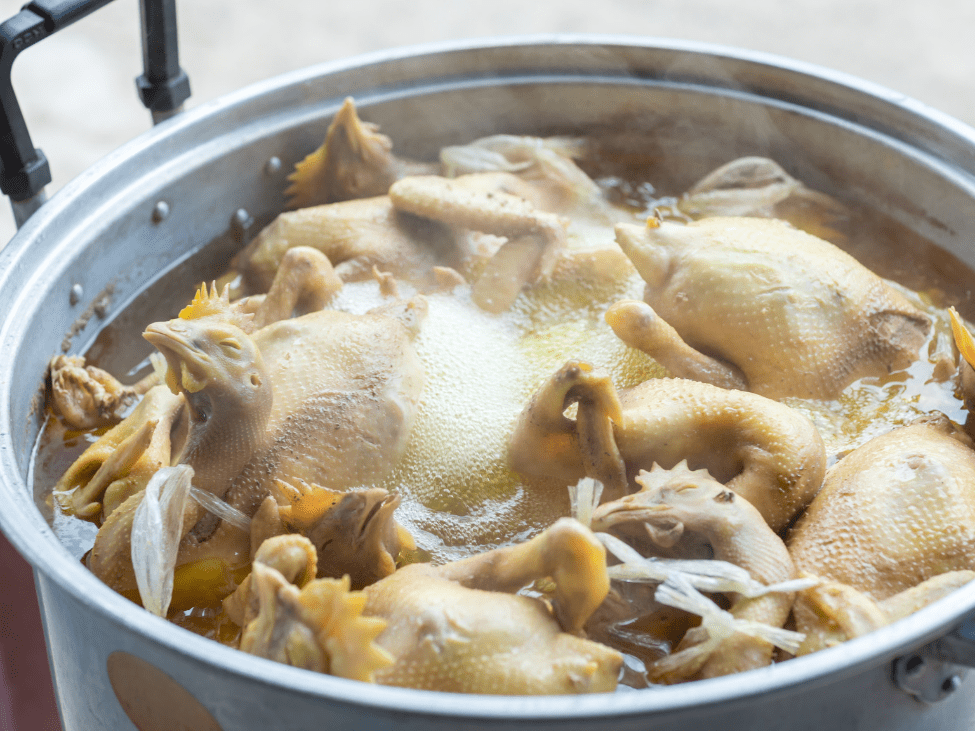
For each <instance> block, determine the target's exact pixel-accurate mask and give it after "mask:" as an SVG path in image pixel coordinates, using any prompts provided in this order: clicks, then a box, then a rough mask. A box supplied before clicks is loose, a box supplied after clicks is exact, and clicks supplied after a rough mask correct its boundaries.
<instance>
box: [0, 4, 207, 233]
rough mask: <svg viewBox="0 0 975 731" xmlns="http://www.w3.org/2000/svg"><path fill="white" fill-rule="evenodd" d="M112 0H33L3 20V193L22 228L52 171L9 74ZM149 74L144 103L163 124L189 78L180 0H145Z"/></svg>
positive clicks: (143, 79)
mask: <svg viewBox="0 0 975 731" xmlns="http://www.w3.org/2000/svg"><path fill="white" fill-rule="evenodd" d="M110 2H112V0H34V1H33V2H30V3H28V4H27V5H25V6H24V7H23V8H22V9H21V11H20V12H19V13H17V14H16V15H14V16H13V17H12V18H10V19H9V20H7V21H6V22H4V23H2V24H0V191H2V192H3V194H4V195H6V196H8V197H9V198H10V204H11V206H12V207H13V211H14V220H15V221H16V223H17V228H20V227H21V226H22V225H23V224H24V222H25V221H26V220H27V219H28V218H30V216H31V215H32V214H33V213H34V211H36V210H37V209H38V208H40V207H41V205H42V204H43V203H44V201H45V200H47V196H46V194H45V192H44V186H45V185H47V184H48V183H50V182H51V169H50V167H49V165H48V163H47V158H46V157H45V156H44V153H43V152H41V151H40V150H39V149H36V148H35V147H34V144H33V143H32V142H31V138H30V133H29V132H28V131H27V124H26V122H25V121H24V115H23V113H22V112H21V110H20V105H19V104H18V103H17V96H16V95H15V94H14V89H13V85H12V83H11V78H10V72H11V68H12V66H13V62H14V59H16V58H17V56H18V55H19V54H20V52H21V51H23V50H25V49H27V48H30V47H31V46H33V45H34V44H36V43H38V42H39V41H42V40H44V39H45V38H47V37H48V36H51V35H53V34H55V33H57V32H58V31H59V30H61V29H62V28H67V27H68V26H69V25H71V24H72V23H74V22H75V21H76V20H80V19H81V18H84V17H85V16H87V15H89V14H91V13H93V12H94V11H96V10H98V9H99V8H102V7H104V6H105V5H108V3H110ZM139 10H140V16H141V20H142V49H143V53H142V56H143V62H144V68H145V73H143V75H142V76H140V77H138V78H137V79H136V86H137V87H138V90H139V96H140V98H141V99H142V103H143V104H144V105H145V106H146V108H147V109H149V110H150V111H151V112H152V117H153V121H154V122H155V123H159V122H161V121H162V120H163V119H166V118H168V117H170V116H172V115H173V114H175V113H177V112H178V111H180V109H182V105H183V102H184V101H186V99H187V98H188V97H189V95H190V81H189V78H188V77H187V75H186V73H185V72H184V71H183V70H182V69H181V68H180V67H179V52H178V46H177V36H176V0H141V1H140V6H139Z"/></svg>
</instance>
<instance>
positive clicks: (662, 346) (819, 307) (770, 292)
mask: <svg viewBox="0 0 975 731" xmlns="http://www.w3.org/2000/svg"><path fill="white" fill-rule="evenodd" d="M616 240H617V242H618V243H619V245H620V246H621V247H622V249H623V251H624V252H625V253H626V255H627V256H629V257H630V259H631V261H632V262H633V263H634V265H635V266H636V268H637V270H639V272H640V275H641V276H642V277H643V279H644V281H645V282H646V284H647V287H646V291H645V295H644V299H645V302H643V303H639V302H624V303H621V304H620V305H617V306H616V307H615V308H614V309H611V310H610V311H609V313H607V316H606V319H607V321H608V322H609V323H610V325H611V326H612V328H613V330H614V331H616V333H617V335H619V337H620V338H622V339H623V340H624V342H626V343H627V344H629V345H632V346H633V347H635V348H638V349H642V350H644V351H645V352H647V353H648V354H649V355H651V356H652V357H654V358H656V359H658V360H659V361H660V362H661V363H662V364H664V365H665V366H666V367H667V368H668V369H669V370H670V371H671V373H672V375H676V376H686V377H689V378H698V379H702V380H707V381H708V382H711V383H716V384H717V385H721V386H723V387H725V388H747V389H748V390H750V391H754V392H755V393H758V394H761V395H763V396H768V397H769V398H783V397H786V396H799V397H803V398H815V399H828V398H834V397H836V396H837V395H839V393H840V392H841V391H842V390H843V389H844V388H845V387H846V386H848V385H849V384H850V383H852V382H853V381H855V380H857V379H858V378H862V377H864V376H879V375H884V374H887V373H889V372H890V371H892V370H896V369H898V368H903V367H906V366H907V365H909V364H910V363H911V362H913V361H914V360H916V359H917V358H918V350H919V348H920V346H921V345H922V343H923V342H924V341H925V339H926V336H927V334H928V332H929V331H930V329H931V322H930V319H929V318H928V317H927V316H926V315H924V314H923V313H921V312H920V311H918V310H917V309H916V308H915V307H913V306H912V305H911V304H910V303H909V302H908V301H907V300H906V299H905V298H904V296H903V295H901V294H900V293H899V292H897V291H896V290H895V289H894V288H893V287H892V286H890V285H889V284H887V283H886V282H885V281H884V280H882V279H881V278H880V277H878V276H877V275H876V274H874V273H872V272H871V271H870V270H868V269H867V268H865V267H864V266H862V265H860V264H859V263H858V262H857V261H856V260H855V259H853V258H852V257H851V256H849V255H848V254H846V253H844V252H842V251H841V250H840V249H838V248H836V247H835V246H833V245H832V244H830V243H828V242H826V241H823V240H822V239H818V238H816V237H815V236H811V235H810V234H807V233H804V232H802V231H800V230H798V229H795V228H793V227H792V226H790V225H789V224H787V223H784V222H782V221H776V220H772V219H759V218H708V219H703V220H700V221H696V222H694V223H691V224H687V225H683V224H677V223H669V222H657V221H655V220H653V219H651V220H650V222H649V224H648V225H647V226H646V227H638V226H633V225H629V224H620V225H618V226H617V227H616ZM685 364H687V366H686V370H685ZM705 364H706V366H705ZM708 371H711V372H713V373H714V375H711V376H709V375H707V372H708Z"/></svg>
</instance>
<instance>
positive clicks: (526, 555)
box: [225, 519, 622, 695]
mask: <svg viewBox="0 0 975 731" xmlns="http://www.w3.org/2000/svg"><path fill="white" fill-rule="evenodd" d="M296 540H298V539H297V538H296V537H295V536H287V537H284V536H282V537H279V538H274V539H270V540H269V541H266V542H265V543H264V544H263V545H262V547H261V549H260V550H259V551H258V554H257V555H258V558H259V559H260V561H259V562H255V565H254V568H255V573H254V574H253V575H252V578H251V580H250V581H249V582H248V584H247V586H246V587H245V586H243V585H242V586H241V589H240V590H239V591H238V594H235V595H234V597H232V598H231V599H228V600H227V602H225V606H227V607H228V609H230V610H231V613H232V615H233V617H234V618H235V621H240V622H243V623H244V624H245V625H246V626H245V627H244V631H243V635H242V638H241V649H242V650H245V651H247V652H251V653H252V654H258V655H261V656H263V657H271V658H272V659H276V660H279V661H281V662H286V663H289V664H292V665H298V666H300V667H306V668H309V669H313V670H318V671H320V672H332V674H337V675H344V676H345V677H356V678H358V679H361V680H372V681H375V682H377V683H381V684H385V685H397V686H402V687H409V688H419V689H424V690H437V691H446V692H457V693H492V694H508V695H531V694H564V693H591V692H601V691H611V690H613V689H615V687H616V682H617V675H618V672H619V668H620V665H621V663H622V658H621V657H620V655H619V654H618V653H617V652H616V651H615V650H611V649H610V648H608V647H605V646H603V645H600V644H598V643H595V642H590V641H588V640H585V639H582V638H580V637H578V636H576V635H575V634H570V632H577V631H578V630H579V629H580V628H581V626H582V624H583V623H584V622H585V621H586V619H588V617H589V615H590V614H591V613H592V612H593V611H594V610H595V608H596V607H598V606H599V604H600V603H601V602H602V601H603V599H604V598H605V596H606V593H607V591H608V587H609V579H608V578H607V576H606V556H605V551H604V550H603V548H602V545H601V544H600V543H599V541H598V540H596V538H595V536H593V535H592V534H591V533H590V532H589V531H588V530H587V529H586V528H584V527H583V526H582V525H581V524H579V523H577V522H575V521H572V520H570V519H564V520H561V521H559V522H557V523H556V524H555V525H553V526H551V527H550V528H548V529H547V530H546V531H543V532H542V533H541V534H539V535H538V536H536V537H535V538H533V539H532V540H530V541H528V542H526V543H522V544H518V545H514V546H509V547H506V548H500V549H496V550H494V551H489V552H487V553H484V554H479V555H476V556H472V557H470V558H468V559H464V560H462V561H457V562H455V563H450V564H445V565H443V566H436V567H435V566H430V565H429V564H413V565H410V566H406V567H403V568H401V569H399V570H398V571H396V572H395V573H394V574H393V575H391V576H388V577H386V578H385V579H382V580H380V581H378V582H376V583H375V584H372V585H371V586H369V587H367V588H366V589H364V590H363V591H362V592H361V593H360V592H351V593H350V592H348V584H347V583H346V584H345V587H344V588H345V591H343V590H342V587H340V586H337V583H336V582H334V580H330V579H318V580H316V581H313V582H311V583H310V584H308V585H306V586H304V588H302V589H300V590H299V589H298V587H295V586H291V585H289V584H288V582H287V579H286V575H285V574H283V573H281V571H277V570H275V571H269V570H267V569H268V568H270V566H269V564H274V565H278V566H280V567H282V568H284V567H290V566H291V565H292V564H294V563H295V562H294V560H293V559H292V558H291V556H292V555H294V554H295V553H296V551H295V550H294V548H293V547H292V546H293V544H294V543H295V542H296ZM272 541H273V542H274V543H272ZM269 544H270V545H269ZM279 554H280V557H278V556H279ZM312 554H313V552H312ZM261 563H263V564H264V565H260V564H261ZM313 573H314V568H311V563H310V562H309V565H308V568H306V569H304V570H303V571H296V570H295V569H294V568H291V569H290V571H289V572H288V574H289V575H298V574H303V575H308V574H313ZM546 577H550V578H551V579H552V580H553V581H554V583H555V590H554V594H553V598H552V605H553V608H551V609H550V608H549V606H547V605H546V603H545V602H542V601H541V600H539V599H533V598H529V597H525V596H517V595H515V594H514V593H513V592H515V591H517V590H518V589H521V588H523V587H525V586H527V585H529V584H531V583H532V582H533V581H535V580H538V579H543V578H546ZM316 591H318V592H322V593H324V592H326V591H327V592H328V595H329V598H328V600H327V601H324V602H321V603H319V604H313V603H312V601H311V595H312V594H313V593H315V592H316ZM360 597H362V598H364V600H365V601H364V604H360V601H361V599H360ZM343 605H345V606H348V607H349V609H348V610H346V611H345V612H344V613H345V615H346V616H347V617H349V618H350V620H351V621H350V622H349V627H350V628H349V630H345V629H343V624H344V623H343V620H342V618H341V617H338V616H337V615H336V613H334V612H332V613H331V614H329V613H328V611H327V610H329V608H332V607H342V606H343ZM312 607H314V609H315V610H316V611H317V617H316V616H313V614H312V612H311V611H310V609H311V608H312ZM353 610H354V611H353ZM553 610H554V611H553ZM373 627H375V628H381V629H379V631H374V630H373V629H372V628H373ZM373 637H374V639H373ZM350 650H351V652H349V651H350ZM347 657H353V658H354V657H361V658H363V660H362V661H360V667H358V668H356V673H355V674H351V673H349V672H347V671H344V669H343V668H344V666H345V665H346V664H347V662H348V661H347V660H346V658H347ZM336 659H339V660H340V661H341V663H342V664H341V665H340V666H339V668H336V662H335V661H336ZM336 669H337V670H338V672H336Z"/></svg>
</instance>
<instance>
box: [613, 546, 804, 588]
mask: <svg viewBox="0 0 975 731" xmlns="http://www.w3.org/2000/svg"><path fill="white" fill-rule="evenodd" d="M596 537H597V538H598V539H599V540H600V541H601V542H602V544H603V545H604V546H605V547H606V550H607V551H609V552H610V553H612V554H613V555H614V556H616V558H618V559H619V560H620V561H622V562H623V563H622V564H619V565H616V566H610V567H609V568H608V569H607V573H608V574H609V578H611V579H615V580H617V581H633V582H666V581H667V580H668V579H670V578H672V577H680V578H681V580H683V581H686V582H688V583H689V585H690V586H691V587H693V588H695V589H697V590H700V591H706V592H709V593H712V594H715V593H728V592H734V593H737V594H741V595H742V596H745V597H748V598H750V599H751V598H754V597H758V596H763V595H765V594H770V593H772V592H783V593H791V592H795V591H800V590H802V589H808V588H809V587H811V586H816V585H817V584H818V583H820V582H819V579H816V578H812V577H808V578H803V579H792V580H789V581H783V582H780V583H778V584H772V585H769V586H766V585H765V584H763V583H761V582H760V581H756V580H755V579H753V578H752V576H751V574H749V573H748V571H747V570H746V569H743V568H742V567H741V566H736V565H735V564H733V563H728V562H727V561H719V560H717V559H711V560H704V559H701V560H685V559H671V558H644V557H643V556H641V555H640V554H639V553H637V552H636V551H635V550H634V549H633V548H632V547H630V546H629V545H627V544H626V543H624V542H623V541H621V540H620V539H619V538H617V537H616V536H612V535H610V534H609V533H596Z"/></svg>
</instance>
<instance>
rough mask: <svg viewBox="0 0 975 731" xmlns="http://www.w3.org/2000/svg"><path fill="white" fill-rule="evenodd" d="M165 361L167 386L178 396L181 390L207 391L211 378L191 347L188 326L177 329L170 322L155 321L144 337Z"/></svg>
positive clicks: (200, 356)
mask: <svg viewBox="0 0 975 731" xmlns="http://www.w3.org/2000/svg"><path fill="white" fill-rule="evenodd" d="M142 337H144V338H145V339H146V340H148V341H149V342H150V343H152V344H153V345H154V346H155V347H156V349H157V350H158V351H159V352H160V353H162V354H163V356H164V357H165V358H166V363H167V364H168V365H169V370H168V371H167V372H166V385H167V386H169V390H170V391H172V392H173V393H175V394H178V393H179V392H180V391H186V392H187V393H197V392H199V391H202V390H203V389H204V388H206V386H207V383H208V379H207V377H206V367H205V365H204V363H203V362H202V361H203V360H204V358H205V356H204V354H203V353H201V352H200V351H199V350H198V349H197V348H196V347H194V346H193V344H192V338H191V336H190V334H189V333H188V332H187V331H186V326H185V323H182V322H180V323H179V324H178V326H177V327H174V326H173V325H172V323H171V322H154V323H153V324H151V325H149V327H147V328H146V331H145V332H144V333H143V334H142Z"/></svg>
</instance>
